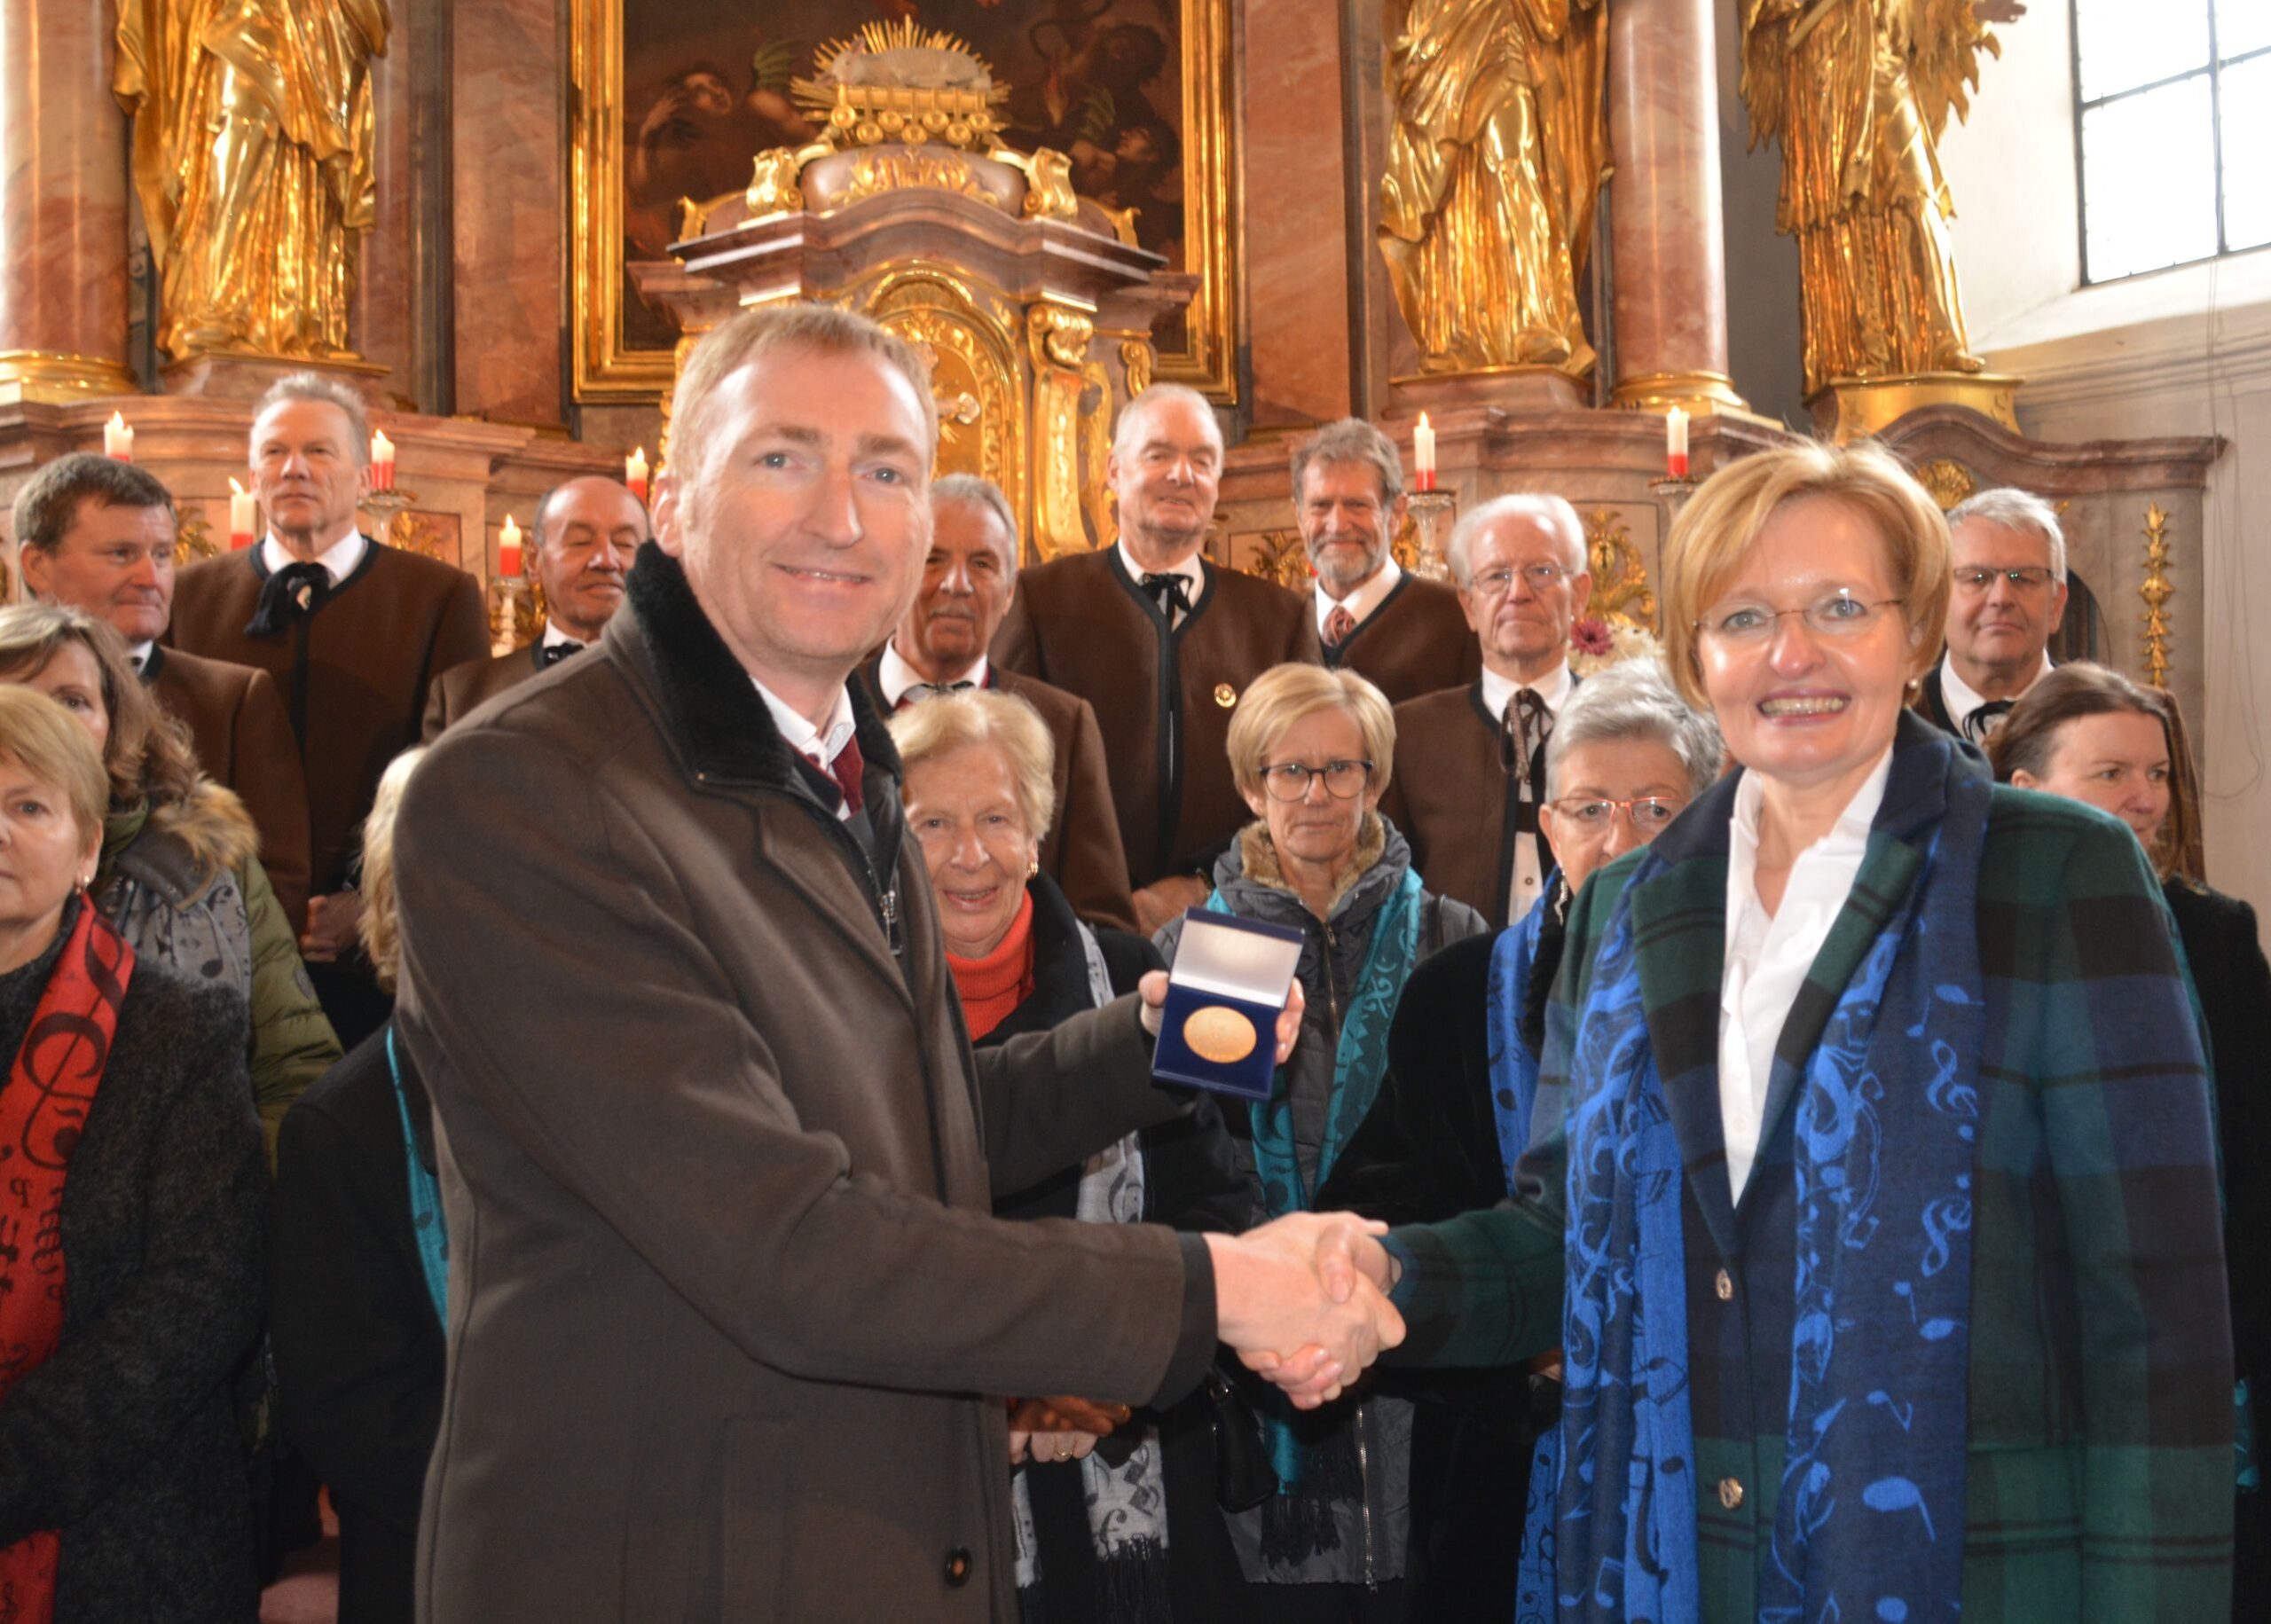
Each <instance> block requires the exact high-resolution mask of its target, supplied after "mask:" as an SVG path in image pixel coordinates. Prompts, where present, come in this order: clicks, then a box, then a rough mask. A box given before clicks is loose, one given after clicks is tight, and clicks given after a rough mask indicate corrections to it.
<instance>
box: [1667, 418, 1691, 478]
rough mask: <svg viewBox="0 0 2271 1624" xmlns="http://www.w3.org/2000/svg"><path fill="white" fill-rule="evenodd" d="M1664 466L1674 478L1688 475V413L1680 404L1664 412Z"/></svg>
mask: <svg viewBox="0 0 2271 1624" xmlns="http://www.w3.org/2000/svg"><path fill="white" fill-rule="evenodd" d="M1664 467H1666V468H1667V469H1668V470H1670V474H1671V476H1672V478H1674V479H1686V477H1687V413H1686V412H1683V411H1681V410H1680V409H1679V408H1678V406H1674V407H1673V408H1672V409H1671V410H1670V411H1669V412H1665V413H1664Z"/></svg>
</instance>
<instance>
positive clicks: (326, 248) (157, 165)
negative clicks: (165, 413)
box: [112, 0, 391, 360]
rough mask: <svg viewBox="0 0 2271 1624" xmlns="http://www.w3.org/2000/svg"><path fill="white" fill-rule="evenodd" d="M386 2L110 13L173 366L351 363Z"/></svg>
mask: <svg viewBox="0 0 2271 1624" xmlns="http://www.w3.org/2000/svg"><path fill="white" fill-rule="evenodd" d="M390 26H391V20H390V18H389V15H388V11H387V0H120V3H119V16H118V67H117V71H116V74H115V75H114V79H113V82H112V88H113V90H114V91H115V92H116V94H117V96H118V98H119V102H120V104H121V105H122V106H124V107H125V109H126V110H127V112H129V113H130V114H133V115H134V118H135V129H134V184H135V189H136V190H137V191H138V192H139V193H140V194H141V199H142V213H143V216H144V218H145V220H146V221H147V223H148V225H149V231H150V247H151V253H152V256H153V260H154V261H155V263H156V264H157V266H158V270H159V274H160V278H161V284H160V285H161V300H160V317H159V327H158V343H159V346H160V348H161V349H164V350H166V351H167V353H169V355H171V356H173V357H175V358H176V359H183V358H186V357H191V356H202V355H259V356H277V357H291V358H294V359H310V360H328V359H336V358H343V357H351V356H352V352H351V351H350V350H349V349H348V348H347V310H348V305H349V303H350V301H351V299H352V297H353V294H354V286H355V257H356V256H355V249H356V247H357V239H358V237H359V235H360V234H361V233H362V232H363V231H366V230H368V229H369V227H370V225H371V223H372V220H373V213H374V207H373V206H374V203H375V200H376V188H375V186H374V184H373V178H372V169H371V164H372V145H373V129H372V114H371V78H370V61H371V59H372V58H373V57H374V56H384V55H385V54H386V48H387V34H388V30H389V27H390Z"/></svg>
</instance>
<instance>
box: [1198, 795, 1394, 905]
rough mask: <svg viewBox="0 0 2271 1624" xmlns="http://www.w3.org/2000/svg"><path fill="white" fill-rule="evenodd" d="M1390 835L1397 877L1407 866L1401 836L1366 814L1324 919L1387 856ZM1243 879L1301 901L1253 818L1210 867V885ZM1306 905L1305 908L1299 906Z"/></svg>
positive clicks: (1274, 845)
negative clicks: (1393, 841) (1218, 860)
mask: <svg viewBox="0 0 2271 1624" xmlns="http://www.w3.org/2000/svg"><path fill="white" fill-rule="evenodd" d="M1390 836H1394V839H1395V845H1396V852H1395V862H1394V863H1393V864H1392V865H1391V867H1393V868H1394V869H1395V874H1396V875H1397V876H1398V877H1401V875H1403V870H1404V869H1405V868H1407V867H1410V866H1411V847H1410V846H1409V845H1407V844H1405V843H1404V839H1403V836H1401V835H1398V834H1396V833H1395V830H1394V829H1393V828H1390V827H1389V825H1388V821H1387V819H1385V818H1383V817H1381V816H1380V815H1379V813H1378V812H1366V813H1365V814H1364V824H1363V828H1361V829H1359V830H1357V832H1356V845H1355V847H1354V848H1352V849H1351V850H1350V851H1349V853H1348V863H1347V864H1346V865H1345V866H1344V867H1342V868H1341V870H1340V873H1339V874H1338V875H1334V876H1333V881H1332V903H1331V905H1330V906H1327V908H1326V909H1325V914H1326V915H1327V916H1328V917H1330V916H1332V915H1333V914H1338V913H1340V905H1341V904H1342V903H1343V902H1345V901H1346V900H1347V899H1348V893H1349V892H1350V891H1351V890H1355V889H1356V884H1357V883H1358V882H1359V881H1361V880H1363V877H1364V876H1365V875H1368V874H1370V873H1371V871H1372V870H1373V869H1374V868H1376V867H1379V863H1380V859H1382V858H1384V857H1386V856H1387V849H1388V841H1389V838H1390ZM1237 879H1243V880H1244V881H1245V882H1246V883H1248V884H1250V885H1259V886H1265V887H1267V888H1268V889H1269V890H1274V891H1282V892H1283V893H1285V895H1286V896H1288V897H1290V898H1293V901H1294V902H1295V903H1297V904H1298V903H1301V892H1300V891H1298V890H1295V889H1294V887H1293V882H1292V881H1290V880H1288V879H1287V878H1286V877H1285V867H1284V866H1283V865H1282V864H1280V863H1279V862H1278V860H1277V843H1276V842H1275V841H1273V840H1271V839H1270V838H1269V824H1268V823H1267V822H1265V821H1263V820H1261V819H1256V820H1254V821H1253V822H1252V823H1249V824H1247V825H1246V828H1242V829H1240V830H1239V831H1238V843H1237V844H1236V845H1235V847H1233V849H1232V850H1231V851H1227V852H1224V853H1223V854H1222V860H1221V861H1220V862H1218V863H1216V864H1215V866H1214V883H1215V884H1216V885H1217V886H1220V887H1227V886H1229V885H1230V883H1232V882H1233V880H1237ZM1303 906H1306V905H1303Z"/></svg>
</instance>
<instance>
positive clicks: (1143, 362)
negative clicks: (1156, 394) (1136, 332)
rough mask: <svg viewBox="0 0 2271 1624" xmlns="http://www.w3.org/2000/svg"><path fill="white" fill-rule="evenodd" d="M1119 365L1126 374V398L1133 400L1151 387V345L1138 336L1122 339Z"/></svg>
mask: <svg viewBox="0 0 2271 1624" xmlns="http://www.w3.org/2000/svg"><path fill="white" fill-rule="evenodd" d="M1152 365H1153V357H1152V354H1151V345H1150V344H1149V343H1147V342H1146V341H1143V340H1142V339H1140V338H1130V339H1122V340H1121V341H1120V368H1121V370H1122V371H1124V372H1125V373H1127V374H1128V399H1130V400H1133V399H1135V398H1136V396H1138V395H1141V394H1142V393H1143V391H1144V390H1146V389H1148V388H1151V368H1152Z"/></svg>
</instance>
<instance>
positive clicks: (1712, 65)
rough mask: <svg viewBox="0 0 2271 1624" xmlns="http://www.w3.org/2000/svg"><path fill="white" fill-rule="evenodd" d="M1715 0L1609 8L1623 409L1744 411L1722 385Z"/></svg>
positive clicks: (1634, 1)
mask: <svg viewBox="0 0 2271 1624" xmlns="http://www.w3.org/2000/svg"><path fill="white" fill-rule="evenodd" d="M1716 38H1717V36H1716V35H1715V33H1714V30H1713V25H1712V14H1711V0H1615V4H1612V5H1611V6H1610V7H1609V8H1608V140H1609V150H1610V151H1611V152H1612V153H1615V160H1616V173H1615V179H1614V180H1613V181H1612V182H1611V183H1610V185H1611V188H1612V190H1611V192H1610V194H1609V235H1610V249H1611V251H1610V264H1611V269H1612V273H1613V275H1614V277H1615V290H1614V292H1613V294H1612V302H1613V304H1612V308H1613V310H1614V313H1615V330H1616V349H1615V365H1616V377H1615V399H1616V402H1617V404H1619V405H1624V406H1633V407H1640V408H1658V409H1660V408H1662V407H1664V406H1668V405H1673V404H1678V405H1680V406H1684V407H1686V408H1687V409H1688V410H1689V411H1691V412H1715V411H1718V410H1720V409H1722V408H1725V407H1733V408H1734V409H1736V410H1741V407H1742V404H1743V401H1742V397H1741V396H1739V395H1737V394H1736V393H1735V390H1734V385H1733V382H1732V381H1730V380H1729V378H1728V376H1727V263H1726V254H1725V247H1724V246H1723V243H1722V240H1721V222H1720V205H1719V125H1718V119H1717V107H1716V103H1717V95H1718V65H1717V43H1716Z"/></svg>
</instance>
